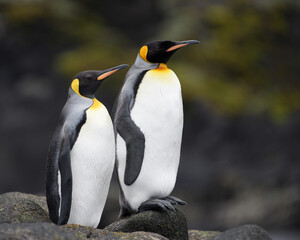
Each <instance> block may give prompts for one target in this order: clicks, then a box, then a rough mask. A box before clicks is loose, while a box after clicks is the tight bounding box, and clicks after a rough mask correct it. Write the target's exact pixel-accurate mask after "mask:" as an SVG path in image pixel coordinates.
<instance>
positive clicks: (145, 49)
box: [140, 45, 149, 62]
mask: <svg viewBox="0 0 300 240" xmlns="http://www.w3.org/2000/svg"><path fill="white" fill-rule="evenodd" d="M147 53H148V47H147V46H146V45H145V46H143V47H142V48H141V49H140V56H141V58H142V59H144V60H145V61H146V62H149V61H148V60H147Z"/></svg>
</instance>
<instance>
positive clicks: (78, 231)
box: [62, 224, 167, 240]
mask: <svg viewBox="0 0 300 240" xmlns="http://www.w3.org/2000/svg"><path fill="white" fill-rule="evenodd" d="M62 228H63V229H65V230H67V231H69V232H72V233H73V234H74V235H75V236H76V237H77V238H79V239H99V240H100V239H101V240H119V239H122V240H126V239H128V240H130V239H141V240H167V238H165V237H163V236H161V235H159V234H157V233H150V232H133V233H123V232H110V231H107V230H101V229H96V228H92V227H84V226H80V225H75V224H71V225H65V226H63V227H62Z"/></svg>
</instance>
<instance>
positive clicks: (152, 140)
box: [117, 70, 183, 210]
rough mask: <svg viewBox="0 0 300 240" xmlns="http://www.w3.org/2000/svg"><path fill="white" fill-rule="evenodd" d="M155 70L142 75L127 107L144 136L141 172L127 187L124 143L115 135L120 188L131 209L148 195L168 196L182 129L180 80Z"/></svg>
mask: <svg viewBox="0 0 300 240" xmlns="http://www.w3.org/2000/svg"><path fill="white" fill-rule="evenodd" d="M156 71H157V70H156ZM156 71H155V70H154V71H150V72H148V73H147V74H146V75H145V78H144V80H143V82H142V83H141V84H140V87H139V89H138V92H137V96H136V100H135V105H134V107H133V108H132V110H131V118H132V120H133V121H134V122H135V123H136V125H137V126H138V127H139V128H140V129H141V131H142V132H143V133H144V136H145V153H144V160H143V165H142V168H141V172H140V174H139V176H138V178H137V180H136V181H135V182H134V183H133V184H132V185H130V186H127V185H125V184H124V171H125V166H126V146H125V142H124V140H123V139H122V138H121V137H120V136H119V135H118V136H117V146H118V147H117V154H118V160H119V168H118V173H119V177H120V179H121V181H120V182H121V187H122V189H123V193H124V195H125V198H126V200H127V202H129V204H130V205H131V207H132V208H133V209H135V210H137V208H138V207H139V206H140V205H141V203H143V202H145V201H147V200H149V199H150V198H162V197H166V196H169V195H170V193H171V192H172V190H173V188H174V185H175V182H176V177H177V170H178V164H179V158H180V148H181V138H182V128H183V107H182V96H181V87H180V83H179V80H178V78H177V76H176V75H175V73H174V72H173V71H171V70H165V71H166V73H164V74H165V76H164V77H163V78H161V76H162V74H158V73H157V72H156ZM166 78H167V79H166Z"/></svg>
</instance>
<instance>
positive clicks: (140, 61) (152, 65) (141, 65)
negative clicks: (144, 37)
mask: <svg viewBox="0 0 300 240" xmlns="http://www.w3.org/2000/svg"><path fill="white" fill-rule="evenodd" d="M134 66H137V67H139V68H143V69H154V68H157V67H158V66H159V63H150V62H146V61H145V60H144V59H142V58H141V57H140V54H138V55H137V57H136V59H135V62H134Z"/></svg>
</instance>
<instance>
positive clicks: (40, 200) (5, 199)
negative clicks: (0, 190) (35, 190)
mask: <svg viewBox="0 0 300 240" xmlns="http://www.w3.org/2000/svg"><path fill="white" fill-rule="evenodd" d="M24 199H26V200H31V201H33V202H35V203H37V204H39V205H40V207H41V208H43V209H44V210H45V211H46V212H48V207H47V202H46V197H45V196H36V195H33V194H27V193H20V192H9V193H4V194H0V206H2V205H6V204H7V203H11V202H12V201H17V200H20V201H21V200H24Z"/></svg>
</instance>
